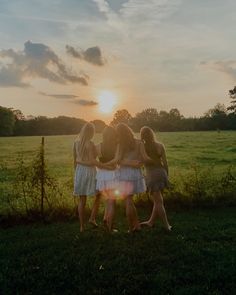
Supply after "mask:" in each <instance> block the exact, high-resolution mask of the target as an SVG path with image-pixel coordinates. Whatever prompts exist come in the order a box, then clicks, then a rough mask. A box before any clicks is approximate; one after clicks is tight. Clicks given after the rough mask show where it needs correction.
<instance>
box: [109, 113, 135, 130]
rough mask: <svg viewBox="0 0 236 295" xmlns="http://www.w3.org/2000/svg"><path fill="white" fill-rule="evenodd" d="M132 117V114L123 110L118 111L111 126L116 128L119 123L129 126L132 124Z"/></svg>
mask: <svg viewBox="0 0 236 295" xmlns="http://www.w3.org/2000/svg"><path fill="white" fill-rule="evenodd" d="M131 119H132V116H131V115H130V113H129V112H128V111H127V110H125V109H123V110H118V111H117V112H116V113H115V115H114V117H113V120H112V121H111V125H112V126H115V125H117V124H119V123H125V124H129V123H130V122H131Z"/></svg>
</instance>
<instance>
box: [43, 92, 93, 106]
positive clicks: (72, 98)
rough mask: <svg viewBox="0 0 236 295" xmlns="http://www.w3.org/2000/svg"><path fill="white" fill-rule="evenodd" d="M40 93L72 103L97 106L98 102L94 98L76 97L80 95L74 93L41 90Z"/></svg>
mask: <svg viewBox="0 0 236 295" xmlns="http://www.w3.org/2000/svg"><path fill="white" fill-rule="evenodd" d="M39 94H41V95H43V96H48V97H54V98H57V99H65V100H67V101H69V102H70V103H74V104H77V105H81V106H95V105H97V104H98V103H97V102H96V101H93V100H86V99H76V98H77V97H78V95H74V94H49V93H45V92H41V91H39Z"/></svg>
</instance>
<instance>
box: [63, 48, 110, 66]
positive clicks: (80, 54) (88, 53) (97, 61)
mask: <svg viewBox="0 0 236 295" xmlns="http://www.w3.org/2000/svg"><path fill="white" fill-rule="evenodd" d="M66 52H67V53H68V54H69V55H71V56H73V57H74V58H79V59H83V60H85V61H87V62H89V63H91V64H93V65H96V66H104V64H105V63H106V61H105V59H104V58H103V57H102V52H101V49H100V48H99V47H98V46H94V47H90V48H88V49H86V50H85V51H83V50H76V49H75V48H74V47H73V46H70V45H66Z"/></svg>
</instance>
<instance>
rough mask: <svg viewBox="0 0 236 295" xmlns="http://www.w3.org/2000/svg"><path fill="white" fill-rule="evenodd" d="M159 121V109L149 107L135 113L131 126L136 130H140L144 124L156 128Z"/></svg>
mask: <svg viewBox="0 0 236 295" xmlns="http://www.w3.org/2000/svg"><path fill="white" fill-rule="evenodd" d="M157 121H158V111H157V110H156V109H155V108H148V109H145V110H143V111H142V112H140V113H137V114H136V115H135V117H134V118H133V119H132V123H131V126H132V127H133V129H134V130H136V131H139V129H140V128H141V127H143V126H149V127H151V128H153V129H156V125H157Z"/></svg>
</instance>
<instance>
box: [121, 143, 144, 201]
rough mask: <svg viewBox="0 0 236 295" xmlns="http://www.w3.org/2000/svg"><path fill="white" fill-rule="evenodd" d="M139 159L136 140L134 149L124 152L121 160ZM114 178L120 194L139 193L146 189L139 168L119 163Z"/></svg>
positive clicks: (138, 144) (138, 147)
mask: <svg viewBox="0 0 236 295" xmlns="http://www.w3.org/2000/svg"><path fill="white" fill-rule="evenodd" d="M139 159H141V154H140V141H139V140H136V146H135V149H134V150H131V151H129V152H127V153H125V154H124V156H123V160H139ZM116 178H117V181H118V187H117V190H118V191H119V193H120V194H121V195H122V196H128V195H134V194H140V193H144V192H145V191H146V184H145V179H144V175H143V173H142V170H141V168H133V167H128V166H122V165H121V166H120V167H119V168H118V169H117V171H116Z"/></svg>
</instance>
